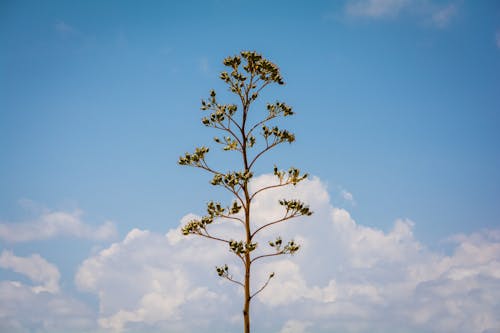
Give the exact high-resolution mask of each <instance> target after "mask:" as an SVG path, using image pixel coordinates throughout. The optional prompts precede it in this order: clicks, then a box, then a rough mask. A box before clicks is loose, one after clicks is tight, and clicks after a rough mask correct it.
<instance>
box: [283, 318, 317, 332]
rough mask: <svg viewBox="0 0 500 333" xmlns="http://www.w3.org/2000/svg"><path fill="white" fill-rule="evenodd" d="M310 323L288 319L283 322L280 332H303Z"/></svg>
mask: <svg viewBox="0 0 500 333" xmlns="http://www.w3.org/2000/svg"><path fill="white" fill-rule="evenodd" d="M311 324H312V323H311V322H308V321H306V322H302V321H298V320H289V321H287V322H286V323H285V325H284V326H283V328H282V329H281V331H280V333H305V332H306V331H307V328H308V327H309V326H311Z"/></svg>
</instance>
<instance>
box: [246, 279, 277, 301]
mask: <svg viewBox="0 0 500 333" xmlns="http://www.w3.org/2000/svg"><path fill="white" fill-rule="evenodd" d="M273 277H274V273H271V274H269V277H268V278H267V281H266V283H264V285H263V286H262V287H261V288H260V289H259V290H257V291H256V292H255V293H253V295H252V296H250V299H252V298H254V297H255V296H257V294H258V293H260V292H261V291H262V290H264V289H265V288H266V287H267V285H268V284H269V281H271V279H272V278H273Z"/></svg>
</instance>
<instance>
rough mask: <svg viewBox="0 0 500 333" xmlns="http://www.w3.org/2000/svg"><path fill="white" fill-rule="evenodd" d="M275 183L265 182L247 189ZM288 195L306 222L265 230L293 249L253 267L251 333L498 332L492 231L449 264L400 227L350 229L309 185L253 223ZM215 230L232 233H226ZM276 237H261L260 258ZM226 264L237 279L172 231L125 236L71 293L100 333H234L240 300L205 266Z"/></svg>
mask: <svg viewBox="0 0 500 333" xmlns="http://www.w3.org/2000/svg"><path fill="white" fill-rule="evenodd" d="M273 181H274V180H273V176H271V175H264V176H261V177H258V178H256V179H255V181H254V186H260V185H262V184H270V183H272V182H273ZM291 196H292V197H294V198H300V199H302V200H304V201H306V202H308V203H309V204H310V206H311V208H312V209H313V210H314V211H315V214H314V215H313V217H311V218H308V219H304V220H301V221H294V222H291V223H289V224H288V225H283V226H282V227H280V228H277V229H275V230H274V231H275V232H277V233H279V234H281V235H282V236H283V237H284V238H285V239H288V238H295V239H296V240H297V241H298V242H299V243H301V244H302V249H301V251H300V252H299V254H298V255H296V256H295V257H293V258H288V257H281V258H279V259H276V260H269V261H267V262H262V263H261V264H258V265H256V266H255V271H254V273H255V275H254V277H255V280H254V288H255V289H257V288H258V287H259V286H260V284H261V283H263V281H265V278H266V277H267V275H268V274H269V272H275V273H276V278H275V279H273V280H272V282H271V283H270V284H269V286H268V288H266V289H265V290H264V291H263V292H262V293H260V294H259V295H258V297H257V299H256V300H255V303H254V304H253V307H254V308H253V314H254V325H255V329H256V332H272V331H274V332H279V331H281V332H388V331H394V330H395V331H406V332H419V331H422V330H424V331H433V332H464V333H465V332H467V333H473V332H477V333H486V332H492V331H494V330H498V329H499V328H500V322H499V318H498V315H497V314H498V310H499V308H500V301H499V300H500V232H498V231H484V232H478V233H475V234H472V235H462V236H457V237H455V238H454V239H453V241H454V242H455V249H454V251H453V253H452V254H451V255H444V254H440V253H435V252H432V251H430V250H428V249H427V248H426V247H425V246H423V245H422V244H420V243H419V242H418V241H417V240H416V239H415V237H414V235H413V225H414V224H413V222H411V221H409V220H398V221H396V222H395V224H394V226H393V228H392V230H390V231H388V232H383V231H381V230H377V229H374V228H370V227H366V226H362V225H360V224H357V223H356V222H355V221H354V220H353V219H352V217H351V216H350V214H349V212H347V211H346V210H344V209H341V208H336V207H333V206H332V205H331V204H330V200H329V196H328V193H327V191H326V189H325V186H324V185H323V184H322V183H321V181H320V180H319V179H317V178H314V179H312V180H309V181H306V182H304V183H302V184H300V185H299V186H297V188H296V189H295V191H294V190H293V189H288V190H274V191H269V192H267V193H266V192H265V193H263V194H262V195H260V196H258V197H257V199H256V202H255V206H254V208H255V210H254V211H253V212H252V213H253V216H254V221H255V223H256V224H259V223H263V222H264V221H265V220H268V219H271V218H273V217H276V216H279V215H280V214H281V213H282V212H281V211H280V209H279V206H278V205H276V202H277V200H278V199H281V198H283V197H285V198H290V197H291ZM188 219H189V216H188V217H186V218H185V219H184V221H182V222H181V224H183V223H185V222H186V221H187V220H188ZM217 227H219V228H221V229H222V230H223V232H224V233H227V232H228V233H234V232H235V227H234V226H233V225H231V224H229V223H226V224H224V225H219V226H217ZM214 230H215V229H214ZM273 234H274V232H269V233H267V234H265V235H264V236H263V238H262V241H261V244H263V245H262V246H263V247H264V244H265V243H266V242H265V240H269V239H272V236H273ZM223 263H228V264H229V266H230V268H231V269H232V270H233V275H234V277H235V278H239V277H241V271H240V270H239V269H238V266H237V265H234V264H236V262H234V261H233V260H232V258H231V255H230V254H229V253H228V251H227V250H226V249H225V248H224V246H219V244H214V243H213V242H211V241H206V240H203V239H197V238H196V237H182V236H180V235H179V229H176V230H171V231H169V232H168V233H167V234H166V235H160V234H156V233H152V232H149V231H144V230H139V229H134V230H132V231H131V232H130V233H129V234H128V235H127V237H126V238H125V239H124V240H123V241H121V242H118V243H115V244H113V245H112V246H110V247H109V248H107V249H105V250H103V251H101V252H100V253H98V254H96V255H95V256H92V257H90V258H88V259H87V260H86V261H85V262H83V263H82V265H81V266H80V268H79V270H78V273H77V275H76V284H77V285H78V287H79V288H80V289H81V290H83V291H87V292H91V293H95V294H96V295H98V297H99V303H100V320H99V324H100V326H101V328H104V329H109V330H115V331H120V330H123V329H126V328H132V329H137V330H140V329H144V328H145V327H149V328H152V327H154V328H164V329H168V330H169V331H170V332H202V331H203V330H204V329H205V330H206V331H218V332H233V331H237V330H239V328H240V313H241V311H240V308H241V301H240V300H241V291H239V290H238V287H237V286H236V285H233V284H231V283H230V282H227V281H225V280H224V281H221V280H219V279H218V278H217V277H216V274H215V269H214V266H215V265H220V264H223ZM123 290H127V292H126V293H124V292H123Z"/></svg>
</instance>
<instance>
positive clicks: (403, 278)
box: [0, 0, 500, 333]
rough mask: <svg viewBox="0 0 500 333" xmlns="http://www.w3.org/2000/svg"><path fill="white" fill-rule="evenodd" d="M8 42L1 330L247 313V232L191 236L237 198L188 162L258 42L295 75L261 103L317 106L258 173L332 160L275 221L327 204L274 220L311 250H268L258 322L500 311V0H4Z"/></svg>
mask: <svg viewBox="0 0 500 333" xmlns="http://www.w3.org/2000/svg"><path fill="white" fill-rule="evenodd" d="M0 49H1V50H2V51H1V52H0V331H2V332H3V331H6V332H48V333H52V332H122V331H125V332H159V331H162V332H171V333H177V332H185V333H188V332H221V333H223V332H236V331H240V330H241V326H242V324H241V310H240V309H241V302H240V300H241V297H242V295H241V292H240V291H239V290H238V289H236V288H235V287H234V286H233V285H230V284H228V283H225V282H224V281H221V280H220V279H218V277H217V276H216V273H215V270H214V266H215V265H220V264H222V263H225V262H227V263H228V264H230V265H231V267H234V274H235V276H236V277H238V276H241V271H238V267H237V265H236V263H235V262H233V261H232V260H233V259H232V258H231V255H230V253H229V252H228V251H227V249H225V248H223V247H222V248H221V247H218V246H215V245H214V244H212V243H211V242H209V241H204V240H200V239H195V238H193V237H187V238H186V237H181V234H180V227H181V226H182V225H183V224H185V223H186V222H187V221H189V219H190V218H192V217H193V216H199V215H202V214H203V213H204V209H205V204H206V202H207V201H209V200H211V199H218V200H229V199H230V197H229V196H228V195H227V194H225V193H223V192H222V191H220V190H217V189H214V188H213V187H211V186H210V185H209V180H210V178H209V176H208V175H207V174H203V173H202V172H200V171H199V170H195V169H192V168H186V167H180V166H179V165H178V164H177V160H178V157H179V156H180V155H182V154H184V153H185V152H188V151H192V150H193V149H194V147H197V146H201V145H208V146H211V147H213V145H212V137H213V136H214V135H216V134H217V133H216V132H214V131H213V130H211V129H207V128H205V127H204V126H203V125H202V124H201V122H200V119H201V117H202V116H203V113H202V112H201V111H200V100H201V99H202V98H206V97H208V95H209V92H210V90H211V89H212V88H214V89H216V90H217V91H218V92H219V94H220V96H221V99H226V100H228V101H231V98H232V97H231V96H230V94H229V92H227V89H226V88H225V87H224V85H223V83H222V82H221V81H220V80H219V79H218V74H219V72H220V71H221V70H223V67H224V66H223V65H222V60H223V59H224V58H225V57H227V56H229V55H234V54H237V53H238V52H240V51H242V50H255V51H257V52H259V53H261V54H263V55H264V56H265V57H266V58H268V59H269V60H271V61H273V62H274V63H276V64H277V65H278V66H279V67H280V70H281V73H282V75H283V77H284V80H285V82H286V84H285V85H283V86H273V87H270V88H269V89H267V91H266V92H265V93H264V94H263V95H262V96H261V100H262V103H261V104H256V107H255V110H252V111H254V112H259V107H260V108H261V109H262V107H263V106H264V105H265V104H263V103H266V102H274V101H276V100H280V101H286V103H287V104H289V105H292V106H293V107H294V111H295V113H296V114H295V115H294V116H293V117H289V118H287V119H284V120H283V123H282V124H281V123H280V126H281V127H284V128H287V129H289V130H290V131H292V132H294V133H295V134H296V142H295V143H293V144H292V145H284V146H280V147H278V148H277V149H276V150H274V151H273V152H272V154H271V155H269V156H266V157H265V158H264V159H263V160H262V162H261V163H260V164H257V165H256V170H255V171H256V175H255V178H254V179H253V181H252V186H253V188H258V186H259V185H261V186H265V185H269V184H273V182H274V181H275V179H274V178H273V177H272V176H271V173H272V168H273V165H274V164H277V165H278V166H279V167H280V168H283V169H287V168H288V167H289V166H294V167H298V168H300V169H301V170H303V171H305V172H307V173H309V174H310V175H311V177H310V178H309V179H308V180H307V181H304V182H303V183H301V184H299V185H298V186H297V187H295V188H290V189H288V188H287V189H284V190H275V191H270V192H269V193H268V194H266V195H262V196H261V197H257V199H256V200H257V201H256V204H255V206H254V207H257V208H255V209H254V211H253V212H252V214H253V215H252V216H254V223H255V224H256V225H259V223H260V224H262V223H265V220H266V219H269V218H270V217H272V216H277V214H278V213H279V211H278V209H279V206H278V205H277V204H275V203H276V202H277V200H278V199H281V198H283V197H286V196H288V197H290V196H293V197H298V198H302V199H304V201H306V202H307V203H308V204H309V205H310V207H311V209H312V210H313V211H314V212H315V214H314V215H313V216H312V217H310V218H308V219H303V220H302V219H301V220H297V221H294V222H293V223H290V224H287V225H286V227H283V228H277V229H276V230H273V232H274V233H272V234H269V235H266V236H269V237H271V236H273V235H275V233H279V234H281V235H283V236H284V237H288V238H294V239H296V240H297V241H298V242H299V243H301V244H302V248H301V251H299V253H298V254H297V255H295V256H293V257H280V258H277V259H274V260H269V261H268V262H265V263H263V264H262V265H259V266H257V267H256V268H255V272H254V276H255V283H256V285H257V284H258V283H259V282H260V281H262V280H263V279H265V276H266V274H268V272H269V271H270V270H273V271H275V272H276V278H275V279H273V281H272V283H270V284H269V286H268V288H266V289H265V290H264V291H263V292H262V293H261V294H259V296H258V297H257V298H256V299H255V300H254V303H253V305H252V306H253V308H252V311H253V312H252V314H253V318H254V319H253V323H254V324H253V325H254V326H253V327H254V330H255V333H267V332H280V333H307V332H314V333H320V332H330V333H336V332H357V333H365V332H384V333H390V332H395V333H401V332H412V333H429V332H464V333H465V332H467V333H470V332H472V333H476V332H477V333H492V332H498V331H499V330H500V317H499V315H498V313H500V302H499V300H500V293H499V290H500V172H499V171H498V170H500V145H499V144H498V143H499V142H500V97H499V96H500V5H499V3H498V2H497V1H493V0H492V1H465V0H443V1H437V0H345V1H340V0H339V1H333V0H331V1H315V2H307V3H306V2H302V1H260V0H256V1H241V0H209V1H148V2H134V1H105V2H104V1H71V2H69V1H45V2H40V1H9V0H5V1H2V2H1V3H0ZM213 148H215V147H213ZM213 150H215V149H213ZM211 156H213V157H212V158H213V159H214V163H217V162H219V164H222V165H223V166H224V167H234V166H235V165H236V162H234V161H235V160H233V159H231V157H234V156H231V157H230V158H223V159H222V160H219V161H217V160H218V158H220V156H222V155H220V154H218V153H214V154H213V155H211ZM218 227H219V228H220V230H221V232H223V233H227V234H228V235H231V234H232V233H234V232H235V230H233V229H232V227H231V226H228V225H224V224H222V225H218ZM263 241H265V240H263Z"/></svg>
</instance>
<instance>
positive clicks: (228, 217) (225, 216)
mask: <svg viewBox="0 0 500 333" xmlns="http://www.w3.org/2000/svg"><path fill="white" fill-rule="evenodd" d="M219 217H221V218H224V219H228V220H235V221H239V222H241V223H243V224H245V221H243V220H242V219H240V218H239V217H236V216H229V215H219Z"/></svg>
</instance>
